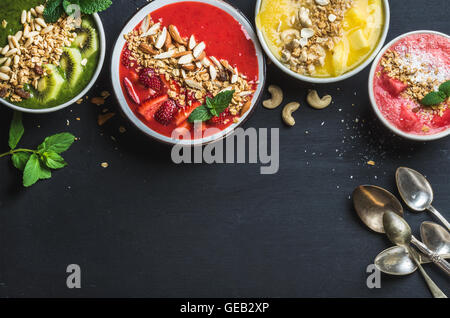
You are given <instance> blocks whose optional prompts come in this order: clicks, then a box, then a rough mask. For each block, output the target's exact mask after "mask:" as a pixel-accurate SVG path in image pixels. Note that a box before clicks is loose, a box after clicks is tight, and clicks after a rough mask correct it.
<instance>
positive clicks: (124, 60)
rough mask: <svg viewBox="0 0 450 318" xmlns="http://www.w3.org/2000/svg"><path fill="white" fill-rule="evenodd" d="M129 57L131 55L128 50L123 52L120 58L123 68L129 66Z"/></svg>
mask: <svg viewBox="0 0 450 318" xmlns="http://www.w3.org/2000/svg"><path fill="white" fill-rule="evenodd" d="M130 55H131V51H130V50H129V49H128V48H126V49H124V50H123V53H122V58H121V61H122V65H123V66H125V67H129V66H130Z"/></svg>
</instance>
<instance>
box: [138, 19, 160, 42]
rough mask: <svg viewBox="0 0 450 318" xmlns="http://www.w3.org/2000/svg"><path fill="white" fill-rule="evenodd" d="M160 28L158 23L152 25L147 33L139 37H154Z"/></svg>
mask: <svg viewBox="0 0 450 318" xmlns="http://www.w3.org/2000/svg"><path fill="white" fill-rule="evenodd" d="M160 27H161V23H159V22H158V23H156V24H153V25H152V26H151V27H150V29H148V31H147V32H145V33H143V34H141V37H143V38H145V37H147V36H150V35H155V34H156V33H158V31H159V28H160Z"/></svg>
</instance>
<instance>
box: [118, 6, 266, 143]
mask: <svg viewBox="0 0 450 318" xmlns="http://www.w3.org/2000/svg"><path fill="white" fill-rule="evenodd" d="M111 74H112V84H113V88H114V93H115V94H116V97H117V99H118V101H119V105H120V107H121V110H122V111H123V113H124V114H125V116H126V117H127V118H128V119H129V120H130V121H131V122H132V123H133V124H134V125H135V126H136V127H137V128H138V129H140V130H141V131H142V132H144V133H145V134H146V135H148V136H150V137H152V138H155V139H157V140H158V141H161V142H164V143H168V144H182V145H203V144H207V143H210V142H213V141H216V140H219V139H221V138H224V137H226V136H228V135H229V134H231V133H232V132H233V131H234V130H235V129H236V128H237V127H239V126H240V125H241V124H242V123H243V122H244V121H245V120H247V119H248V118H249V116H250V115H251V114H252V112H253V110H254V108H255V107H256V104H257V102H258V101H259V99H260V97H261V95H262V92H263V88H264V81H265V61H264V57H263V54H262V50H261V47H260V46H259V42H258V40H257V36H256V33H255V32H254V30H253V28H252V26H251V24H250V22H249V21H248V20H247V19H246V18H245V16H244V15H243V14H242V13H241V12H240V11H238V10H237V9H236V8H234V7H233V6H231V5H230V4H228V3H226V2H223V1H219V0H195V1H177V0H157V1H154V2H152V3H150V4H148V5H146V6H145V7H143V8H142V9H141V10H140V11H139V12H138V13H137V14H136V15H134V16H133V17H132V18H131V20H130V21H129V22H128V23H127V24H126V26H125V27H124V29H123V30H122V32H121V35H120V36H119V38H118V40H117V42H116V44H115V47H114V51H113V54H112V63H111ZM225 95H227V96H228V99H227V98H225ZM224 99H225V100H227V101H226V102H224ZM211 105H212V106H211ZM216 107H217V108H216ZM195 118H197V119H196V120H200V121H198V122H196V124H195V125H194V123H193V121H194V119H195ZM199 118H200V119H199Z"/></svg>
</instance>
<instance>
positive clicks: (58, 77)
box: [0, 0, 100, 109]
mask: <svg viewBox="0 0 450 318" xmlns="http://www.w3.org/2000/svg"><path fill="white" fill-rule="evenodd" d="M39 5H45V1H43V0H13V1H0V73H3V74H4V75H6V76H7V77H10V78H13V77H14V76H15V75H17V74H14V72H18V69H19V67H18V66H17V65H15V64H14V57H15V54H14V55H10V56H9V58H10V59H11V61H10V62H9V63H8V62H7V58H8V56H7V54H8V53H5V54H1V53H2V52H1V50H2V48H4V47H5V46H7V45H9V46H11V38H10V39H9V40H8V36H14V35H16V34H17V32H19V31H22V33H23V35H22V36H21V37H20V36H18V37H19V38H20V40H19V41H17V42H18V43H19V46H20V50H22V53H21V56H22V62H24V63H27V62H30V63H32V62H33V64H32V65H35V64H34V61H26V60H25V61H23V56H25V55H26V54H24V53H26V52H24V51H23V50H31V49H32V47H33V45H36V43H34V44H32V45H29V46H26V45H25V43H26V40H27V38H26V37H25V34H29V32H32V31H33V30H29V31H28V30H27V32H26V33H25V24H22V23H21V22H22V21H21V18H22V12H23V10H25V11H27V12H28V11H30V10H31V8H36V7H37V6H39ZM37 15H38V16H32V19H34V20H33V24H34V25H37V24H39V23H36V21H37V20H36V19H39V18H42V16H40V15H39V13H38V14H37ZM64 18H66V16H64ZM3 20H4V21H6V22H7V24H6V23H3V24H2V21H3ZM5 24H6V27H4V25H5ZM27 24H28V23H27ZM46 25H47V26H52V25H55V26H56V25H57V23H56V24H52V23H47V24H46ZM44 29H45V24H44V25H43V26H38V29H36V30H35V37H34V39H38V40H37V41H39V38H41V39H42V37H44V34H46V33H45V31H43V30H44ZM71 32H75V33H76V37H75V38H74V39H73V38H72V39H73V41H72V42H71V44H70V45H68V46H62V47H61V50H62V52H63V53H62V55H61V57H60V58H59V61H58V62H53V64H45V65H38V64H39V63H36V65H38V66H37V67H36V66H35V67H33V68H31V67H30V70H29V72H30V74H32V75H33V76H36V74H38V73H40V72H42V71H43V72H45V74H47V75H46V76H44V75H42V76H40V79H38V82H37V88H34V87H33V85H32V84H33V83H32V82H31V81H30V82H29V83H28V84H24V85H23V88H22V90H23V91H22V92H21V94H17V90H16V89H17V87H15V86H14V84H13V83H11V82H9V81H8V80H5V76H4V75H2V74H0V97H2V93H3V98H5V99H6V100H7V101H8V102H11V103H13V104H15V105H17V106H20V107H24V108H31V109H42V108H51V107H55V106H58V105H61V104H64V103H66V102H68V101H69V100H71V99H72V98H74V97H75V96H76V95H78V94H79V93H80V92H81V91H82V90H83V89H84V88H85V87H86V86H87V85H88V83H89V82H90V81H91V79H92V76H93V75H94V72H95V70H96V67H97V63H98V59H99V53H100V47H99V45H100V44H99V37H98V32H97V26H96V24H95V21H94V19H93V18H92V17H91V16H87V15H84V16H82V23H81V26H80V27H78V28H76V29H74V30H73V31H71ZM69 43H70V42H69ZM47 44H49V43H46V44H45V45H47ZM67 44H68V43H67ZM25 47H26V48H25ZM11 49H14V47H13V48H11V47H10V48H9V50H10V51H11ZM44 50H45V49H44ZM5 58H6V59H5ZM16 59H17V58H16ZM55 60H56V59H55ZM22 62H21V64H22ZM8 64H9V65H8ZM36 69H37V70H36ZM27 71H28V70H27ZM37 72H38V73H37ZM2 77H3V79H2ZM6 91H7V92H8V93H7V94H5V92H6ZM14 93H16V94H17V95H21V97H22V101H13V100H11V99H10V98H11V96H12V95H13V94H14Z"/></svg>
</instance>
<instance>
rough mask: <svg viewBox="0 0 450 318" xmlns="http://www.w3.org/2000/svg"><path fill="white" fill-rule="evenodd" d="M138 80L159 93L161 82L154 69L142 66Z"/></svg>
mask: <svg viewBox="0 0 450 318" xmlns="http://www.w3.org/2000/svg"><path fill="white" fill-rule="evenodd" d="M139 81H140V82H141V83H142V84H144V85H145V86H146V87H148V88H150V89H152V90H153V91H154V92H155V93H156V94H159V93H160V92H161V89H162V82H161V79H160V78H159V76H158V75H156V73H155V71H154V70H153V69H151V68H144V69H143V70H142V71H141V72H140V73H139Z"/></svg>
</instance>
